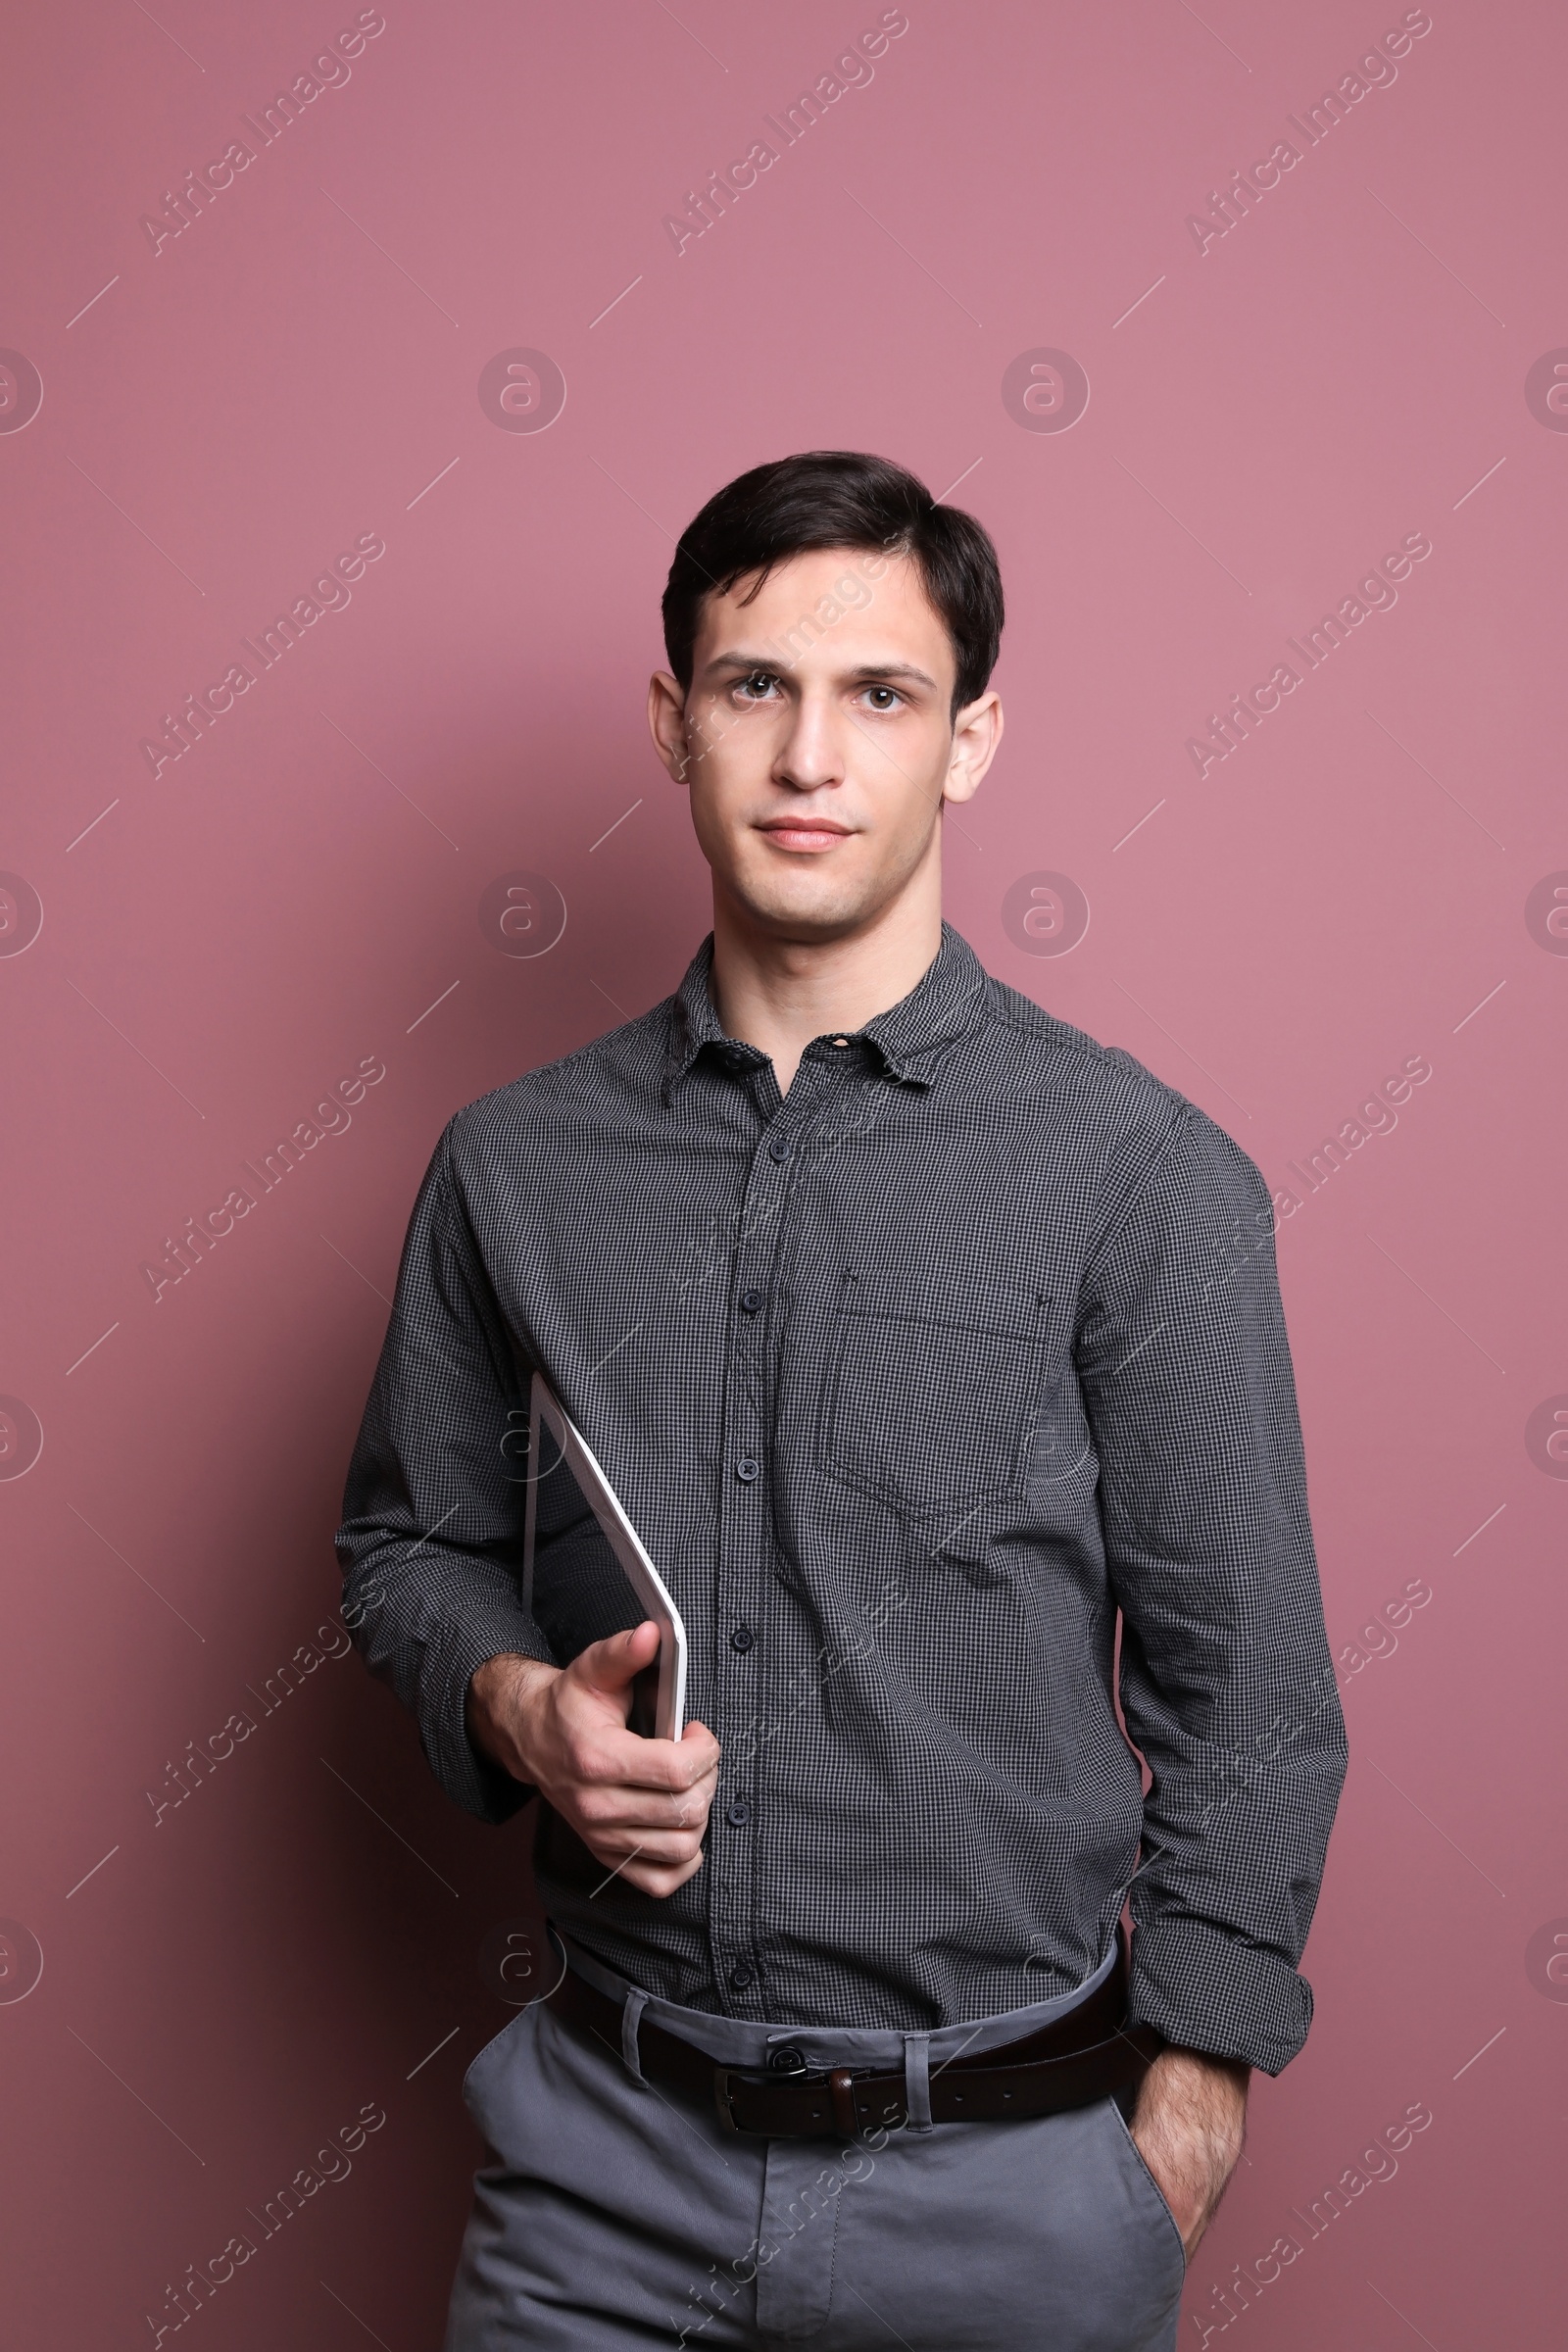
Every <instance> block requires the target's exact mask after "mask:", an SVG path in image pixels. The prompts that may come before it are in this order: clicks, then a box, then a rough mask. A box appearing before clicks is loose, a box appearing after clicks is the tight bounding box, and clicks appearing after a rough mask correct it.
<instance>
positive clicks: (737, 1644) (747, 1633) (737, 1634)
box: [729, 1625, 757, 1650]
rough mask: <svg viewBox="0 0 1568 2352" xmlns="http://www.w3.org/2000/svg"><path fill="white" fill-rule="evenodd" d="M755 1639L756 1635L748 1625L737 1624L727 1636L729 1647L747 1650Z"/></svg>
mask: <svg viewBox="0 0 1568 2352" xmlns="http://www.w3.org/2000/svg"><path fill="white" fill-rule="evenodd" d="M756 1640H757V1636H756V1635H755V1634H754V1633H753V1631H752V1629H751V1627H750V1626H749V1625H738V1626H737V1627H736V1628H735V1631H734V1632H733V1633H732V1634H731V1636H730V1638H729V1645H730V1647H731V1649H739V1650H747V1649H750V1648H751V1646H752V1643H753V1642H755V1641H756Z"/></svg>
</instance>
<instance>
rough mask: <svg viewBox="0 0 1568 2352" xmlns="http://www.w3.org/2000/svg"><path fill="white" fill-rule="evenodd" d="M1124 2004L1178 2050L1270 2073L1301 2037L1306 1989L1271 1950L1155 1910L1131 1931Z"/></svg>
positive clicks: (1308, 2007)
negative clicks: (1232, 2061) (1198, 2052)
mask: <svg viewBox="0 0 1568 2352" xmlns="http://www.w3.org/2000/svg"><path fill="white" fill-rule="evenodd" d="M1129 2009H1130V2015H1131V2020H1132V2022H1133V2024H1135V2025H1143V2026H1152V2027H1154V2029H1155V2030H1156V2032H1158V2033H1160V2034H1163V2035H1164V2037H1165V2039H1166V2041H1168V2042H1171V2043H1174V2044H1175V2045H1176V2046H1177V2047H1178V2048H1181V2049H1187V2050H1201V2051H1203V2052H1204V2053H1205V2054H1206V2055H1207V2056H1209V2057H1212V2058H1231V2059H1235V2060H1237V2061H1238V2062H1239V2063H1240V2064H1241V2065H1243V2066H1255V2067H1257V2068H1258V2069H1259V2070H1260V2071H1261V2072H1262V2073H1263V2074H1265V2075H1277V2074H1279V2073H1280V2072H1281V2071H1282V2070H1283V2069H1284V2068H1285V2067H1287V2066H1288V2065H1289V2064H1290V2062H1291V2060H1292V2059H1293V2058H1294V2057H1295V2056H1296V2054H1297V2052H1298V2051H1299V2049H1300V2047H1301V2044H1302V2043H1303V2042H1304V2041H1305V2039H1306V2034H1307V2028H1308V2027H1309V2026H1310V2024H1311V2022H1312V1987H1311V1985H1308V1983H1307V1981H1306V1979H1305V1978H1304V1977H1303V1976H1301V1975H1299V1973H1298V1971H1297V1970H1296V1969H1294V1968H1293V1967H1292V1966H1291V1964H1290V1962H1289V1961H1288V1960H1286V1959H1284V1958H1282V1957H1281V1955H1280V1954H1279V1953H1278V1952H1274V1951H1268V1950H1265V1949H1263V1948H1261V1947H1260V1946H1259V1945H1257V1944H1253V1943H1248V1942H1247V1941H1245V1940H1244V1938H1243V1937H1241V1936H1237V1935H1232V1934H1227V1933H1226V1932H1225V1931H1224V1930H1222V1929H1219V1928H1215V1927H1211V1926H1209V1925H1208V1924H1207V1923H1206V1922H1205V1921H1202V1920H1196V1919H1191V1918H1183V1917H1181V1916H1179V1915H1177V1916H1165V1917H1161V1916H1160V1915H1158V1914H1157V1913H1156V1914H1155V1916H1154V1917H1153V1918H1152V1919H1149V1920H1139V1921H1138V1922H1137V1925H1136V1928H1135V1932H1134V1935H1133V1938H1132V1961H1131V1988H1130V1998H1129Z"/></svg>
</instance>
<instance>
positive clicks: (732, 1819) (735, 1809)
mask: <svg viewBox="0 0 1568 2352" xmlns="http://www.w3.org/2000/svg"><path fill="white" fill-rule="evenodd" d="M751 1818H752V1808H751V1806H750V1805H749V1804H748V1803H747V1802H746V1799H745V1797H744V1796H738V1797H736V1799H735V1801H734V1803H733V1804H732V1805H730V1806H728V1807H727V1808H726V1810H725V1814H724V1819H725V1820H726V1821H727V1822H728V1823H729V1825H730V1828H731V1829H732V1830H744V1829H745V1827H746V1825H747V1823H748V1822H749V1821H750V1820H751Z"/></svg>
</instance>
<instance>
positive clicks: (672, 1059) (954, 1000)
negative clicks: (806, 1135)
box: [663, 922, 986, 1103]
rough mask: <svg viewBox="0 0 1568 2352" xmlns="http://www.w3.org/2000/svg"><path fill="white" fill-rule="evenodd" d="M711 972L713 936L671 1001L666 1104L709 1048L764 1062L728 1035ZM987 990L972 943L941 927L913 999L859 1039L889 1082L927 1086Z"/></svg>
mask: <svg viewBox="0 0 1568 2352" xmlns="http://www.w3.org/2000/svg"><path fill="white" fill-rule="evenodd" d="M712 968H713V935H712V933H711V931H710V933H709V934H708V937H707V938H706V939H705V940H704V942H703V944H702V946H701V947H700V948H699V949H698V951H697V953H696V955H695V956H693V957H692V960H691V962H690V964H689V965H688V966H687V971H686V977H685V978H684V980H682V982H681V984H680V986H679V988H678V989H677V990H676V991H675V994H674V996H673V997H672V998H671V999H670V1023H669V1042H668V1047H667V1052H666V1058H665V1070H664V1086H663V1095H664V1101H665V1102H666V1103H667V1102H668V1101H669V1098H670V1095H671V1093H672V1091H673V1090H674V1088H675V1086H676V1085H677V1084H678V1083H679V1081H680V1080H681V1079H682V1078H684V1077H685V1075H686V1073H687V1071H688V1070H689V1069H690V1068H691V1066H692V1063H693V1062H694V1061H695V1060H696V1059H697V1057H698V1055H699V1054H701V1053H702V1051H703V1049H704V1047H705V1046H714V1047H720V1046H724V1045H728V1046H729V1048H730V1050H731V1053H732V1054H734V1055H736V1056H738V1057H739V1058H741V1059H745V1060H750V1061H760V1060H761V1059H763V1058H764V1056H763V1055H762V1054H760V1053H759V1051H758V1049H757V1048H756V1047H754V1046H746V1045H742V1044H740V1043H739V1042H738V1041H736V1040H734V1039H731V1038H727V1037H726V1034H725V1030H724V1026H723V1023H722V1022H721V1021H720V1020H719V1017H718V1013H717V1011H716V1010H715V1008H714V1005H713V999H712V993H711V988H710V985H709V982H710V975H711V972H712ZM985 985H986V973H985V968H984V966H983V965H982V963H981V961H980V958H979V957H978V956H976V954H975V952H974V950H973V949H972V948H971V947H970V945H969V943H968V941H967V940H966V939H964V938H962V937H961V936H960V935H959V933H958V932H956V931H955V929H954V928H953V925H952V924H951V923H948V922H944V924H943V926H942V944H941V946H940V947H939V948H938V950H937V952H936V955H935V956H933V957H932V959H931V961H930V962H929V963H928V964H927V965H926V968H925V970H924V971H923V972H922V973H921V975H920V977H919V979H918V980H917V981H916V982H915V984H914V986H913V988H911V989H910V991H909V993H908V995H907V997H901V998H900V1000H899V1002H898V1004H897V1005H889V1007H888V1009H887V1011H886V1012H879V1013H877V1014H876V1015H875V1016H874V1018H872V1019H871V1020H869V1021H867V1022H866V1023H865V1026H864V1027H863V1028H862V1029H858V1030H856V1031H855V1033H854V1034H855V1036H856V1038H858V1039H863V1040H865V1041H866V1042H867V1043H868V1044H870V1045H872V1046H874V1047H875V1048H876V1050H877V1053H878V1054H880V1056H881V1059H882V1064H883V1067H884V1068H885V1069H886V1071H887V1073H888V1075H889V1077H892V1078H901V1079H904V1080H907V1082H908V1083H909V1084H911V1085H914V1086H929V1085H930V1083H931V1079H932V1076H933V1074H934V1072H935V1069H936V1065H937V1062H938V1060H939V1059H940V1057H941V1054H942V1051H943V1049H945V1048H946V1047H947V1046H949V1045H951V1044H952V1042H953V1040H954V1039H955V1038H956V1037H960V1036H962V1034H963V1033H964V1031H965V1030H967V1029H969V1028H971V1027H972V1026H973V1024H974V1022H975V1020H976V1018H977V1017H978V1014H979V1010H980V1001H981V996H982V993H983V991H984V989H985Z"/></svg>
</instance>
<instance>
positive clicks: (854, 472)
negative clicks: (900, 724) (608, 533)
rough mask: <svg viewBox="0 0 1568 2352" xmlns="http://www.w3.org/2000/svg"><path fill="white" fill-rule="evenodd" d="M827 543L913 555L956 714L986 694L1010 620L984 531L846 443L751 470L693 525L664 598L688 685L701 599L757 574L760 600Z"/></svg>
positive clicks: (677, 662) (673, 662)
mask: <svg viewBox="0 0 1568 2352" xmlns="http://www.w3.org/2000/svg"><path fill="white" fill-rule="evenodd" d="M828 547H844V548H870V549H874V550H875V551H876V552H877V553H878V554H879V555H884V556H907V557H908V559H909V561H910V562H911V563H912V564H914V565H915V566H916V568H917V570H918V571H919V574H920V578H921V580H922V582H923V583H924V586H925V592H926V594H927V596H928V597H929V598H930V600H931V602H932V604H933V606H934V607H935V609H936V610H937V612H938V613H940V614H941V615H942V619H943V622H944V624H945V625H946V628H947V631H948V635H949V636H950V637H951V638H952V640H953V650H954V654H955V657H956V662H957V673H958V674H957V681H956V685H955V688H954V695H953V709H954V714H955V715H956V713H957V712H958V711H961V710H962V709H963V707H964V705H965V704H966V703H972V702H973V701H974V700H975V699H976V697H977V696H979V695H982V694H984V692H985V690H986V685H987V682H988V681H989V679H990V676H991V672H992V670H993V669H994V668H995V666H996V661H997V651H998V647H999V645H1000V643H1001V639H1002V626H1003V621H1004V619H1005V613H1004V609H1003V601H1002V573H1001V570H1000V568H999V566H998V564H997V551H996V549H995V548H994V547H993V546H992V544H991V539H990V536H989V534H988V533H987V532H986V531H984V530H983V529H982V528H981V526H980V524H979V523H978V522H976V521H975V519H974V516H973V515H965V514H964V513H963V512H962V510H961V509H960V508H958V507H943V506H939V505H938V504H937V502H936V500H935V499H934V498H933V497H932V496H931V493H930V491H929V490H928V489H927V488H926V486H925V484H924V483H923V482H921V481H919V480H917V479H916V477H915V476H914V475H913V474H912V473H909V472H908V471H907V469H906V468H905V467H904V466H895V465H894V464H893V463H892V461H891V460H890V459H888V458H873V457H866V456H864V455H862V454H861V453H860V452H859V451H858V450H851V449H810V450H806V451H804V452H803V453H802V454H801V455H800V456H798V457H793V458H775V459H774V460H773V461H772V462H771V464H769V465H766V466H753V467H752V469H751V471H750V472H749V473H742V474H738V475H737V476H736V478H735V480H734V481H732V482H726V483H725V485H724V487H723V489H722V490H718V491H715V492H714V494H713V496H712V497H711V499H710V500H709V502H708V504H707V506H705V507H704V508H703V510H702V512H701V514H699V515H696V516H695V517H694V518H693V520H692V521H691V522H689V523H688V524H687V526H686V528H685V530H684V531H682V533H681V535H680V539H679V542H678V544H677V546H676V549H675V561H674V562H673V564H671V565H670V567H669V579H668V582H667V583H666V585H665V589H664V597H663V617H664V647H665V651H666V652H667V654H668V656H669V666H670V668H671V669H672V670H673V672H674V674H675V676H676V677H677V678H678V679H679V681H680V684H681V686H682V687H683V688H689V687H690V685H691V682H692V648H693V646H694V645H695V644H696V641H697V629H698V623H699V620H700V618H701V615H702V603H703V599H704V597H705V596H707V595H709V594H713V595H718V596H722V595H724V594H725V593H726V592H727V591H728V590H729V589H731V588H733V586H734V585H735V582H736V581H737V580H739V579H744V578H745V576H746V575H747V573H748V572H753V571H755V572H757V573H758V574H759V578H758V581H757V586H756V587H755V588H753V589H752V590H751V592H750V593H751V595H752V596H755V595H756V594H757V591H758V589H760V587H761V585H762V582H763V580H765V579H766V577H767V575H768V573H769V571H770V570H771V569H772V567H773V565H774V564H784V563H787V562H788V561H789V559H790V558H791V557H792V556H798V555H804V554H805V553H806V552H807V551H808V550H809V549H815V548H828Z"/></svg>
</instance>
